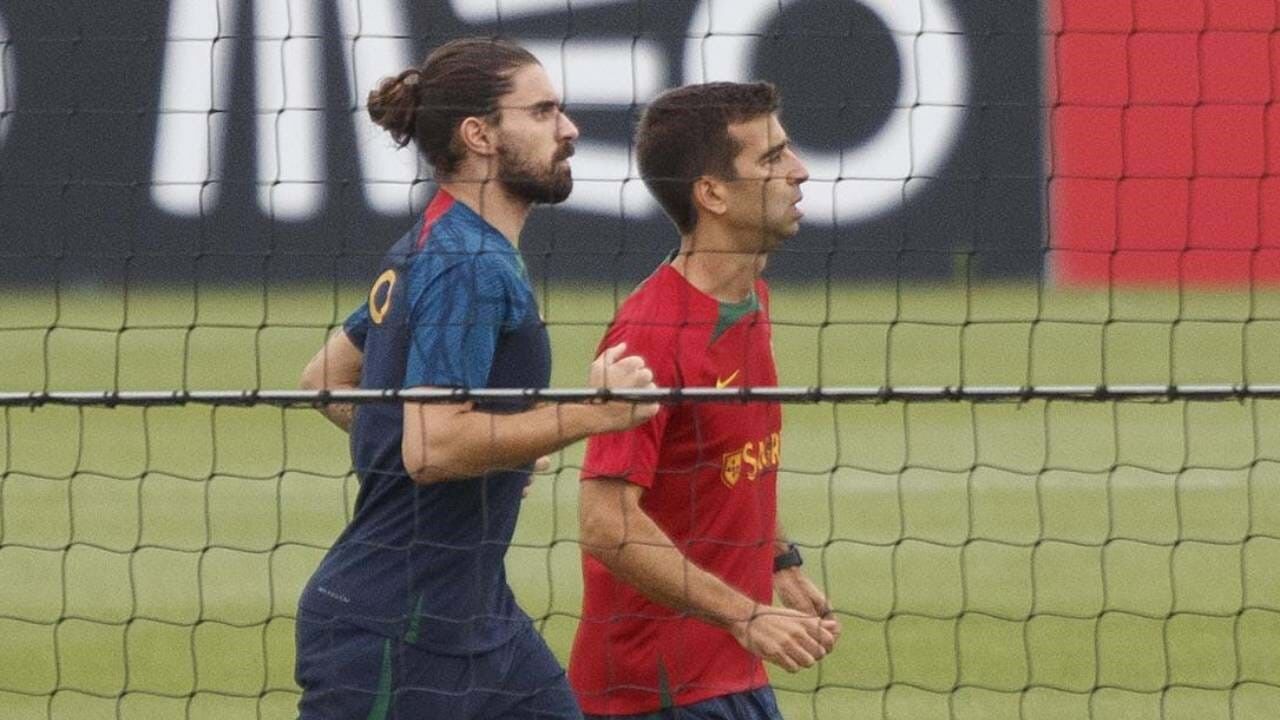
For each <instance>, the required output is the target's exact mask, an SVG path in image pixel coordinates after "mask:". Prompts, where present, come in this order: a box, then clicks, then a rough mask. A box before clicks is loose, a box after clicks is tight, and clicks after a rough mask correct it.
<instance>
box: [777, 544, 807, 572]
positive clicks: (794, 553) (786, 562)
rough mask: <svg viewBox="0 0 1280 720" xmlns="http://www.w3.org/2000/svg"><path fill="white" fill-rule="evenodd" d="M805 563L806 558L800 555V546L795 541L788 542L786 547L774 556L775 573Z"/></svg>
mask: <svg viewBox="0 0 1280 720" xmlns="http://www.w3.org/2000/svg"><path fill="white" fill-rule="evenodd" d="M801 565H804V558H803V557H801V555H800V548H798V547H796V546H795V543H787V544H786V549H785V550H783V551H782V552H779V553H777V554H776V555H774V556H773V571H774V572H775V573H778V572H782V571H783V570H786V569H788V568H798V567H800V566H801Z"/></svg>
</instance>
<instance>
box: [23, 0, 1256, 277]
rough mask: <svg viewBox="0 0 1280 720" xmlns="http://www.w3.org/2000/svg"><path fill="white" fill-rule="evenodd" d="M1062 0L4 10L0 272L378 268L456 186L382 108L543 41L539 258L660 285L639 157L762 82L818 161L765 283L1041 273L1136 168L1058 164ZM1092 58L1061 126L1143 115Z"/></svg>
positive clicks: (334, 0)
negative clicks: (395, 81)
mask: <svg viewBox="0 0 1280 720" xmlns="http://www.w3.org/2000/svg"><path fill="white" fill-rule="evenodd" d="M1120 4H1122V5H1125V6H1126V7H1128V3H1127V2H1125V3H1120ZM1235 4H1240V3H1235ZM1075 5H1080V6H1082V7H1088V8H1092V7H1093V6H1095V5H1096V6H1097V7H1109V6H1110V4H1109V3H1096V2H1094V3H1089V2H1079V3H1077V2H1069V3H1068V6H1069V8H1068V9H1070V8H1072V7H1074V6H1075ZM1138 5H1142V3H1138ZM1126 12H1128V11H1127V10H1126ZM1241 12H1242V13H1243V12H1244V11H1243V10H1242V11H1241ZM1042 15H1043V11H1042V8H1040V7H1039V6H1038V4H1037V3H1034V2H1022V1H1018V2H1014V1H1011V0H985V1H982V0H911V1H910V2H903V1H901V0H662V1H661V2H653V1H652V0H169V1H168V2H162V1H157V0H115V1H113V2H111V3H101V2H93V1H91V0H68V1H67V2H59V3H35V2H27V1H26V0H0V254H3V256H4V257H5V258H6V262H4V263H0V279H3V280H4V281H6V282H15V283H20V282H26V281H31V280H32V278H46V277H50V276H55V277H59V278H68V279H70V280H80V279H83V280H86V281H114V280H130V281H134V280H143V281H151V280H158V281H179V282H184V283H185V282H188V281H194V282H200V281H203V280H209V281H216V282H222V281H226V280H240V281H248V282H258V281H260V280H261V281H267V280H275V279H284V280H288V279H299V280H310V281H315V280H330V279H335V280H347V279H367V277H366V276H367V273H368V272H369V271H370V270H371V269H372V268H373V266H374V265H375V264H376V262H377V258H378V257H379V256H380V255H381V253H382V252H383V249H384V248H385V247H386V246H387V245H389V244H390V242H392V241H393V240H394V238H395V237H397V236H398V235H399V234H400V233H401V232H403V230H404V229H405V228H406V227H407V226H408V225H409V224H411V223H412V222H413V221H414V220H415V217H416V214H417V213H418V212H420V210H421V208H422V206H423V204H424V202H425V199H426V198H427V197H428V196H429V195H430V193H431V192H432V190H433V188H434V186H433V184H432V183H431V182H430V179H431V173H430V168H429V167H427V166H425V165H424V164H423V163H422V162H420V161H419V160H418V158H416V157H415V155H414V153H413V151H412V150H396V149H395V148H394V147H393V146H392V144H391V142H390V140H389V138H388V137H387V136H386V135H385V133H382V132H381V131H379V130H377V129H376V128H375V127H374V126H373V125H372V123H371V122H370V121H369V120H368V118H367V115H366V113H365V111H364V108H363V102H364V98H365V97H366V96H367V94H368V91H369V90H370V89H371V88H372V87H373V86H374V85H375V84H376V82H377V81H378V79H379V78H381V77H383V76H386V75H390V74H394V73H396V72H398V71H399V70H401V69H403V68H405V67H407V66H409V65H410V64H413V63H416V62H419V61H420V60H421V59H422V58H423V57H424V56H425V54H426V53H427V52H429V51H430V50H431V49H432V48H434V47H436V46H438V45H439V44H441V43H442V42H444V41H446V40H448V39H450V38H454V37H459V36H464V35H503V36H507V37H511V38H514V39H516V40H518V41H520V42H522V43H524V44H525V45H526V46H527V47H528V48H530V49H531V50H532V51H533V52H534V53H535V54H536V55H537V56H538V57H539V58H540V59H541V60H542V62H543V64H544V65H545V66H546V67H547V69H548V71H549V72H550V74H551V76H552V77H553V78H554V79H555V80H556V82H557V83H558V84H559V85H560V88H561V90H562V92H563V93H564V98H565V100H566V102H567V104H568V110H569V112H570V114H571V115H572V117H573V118H574V120H575V121H576V122H577V123H578V125H579V127H580V128H581V130H582V138H581V140H580V142H579V145H578V148H577V155H576V156H575V158H574V160H573V164H574V174H575V178H576V185H575V190H574V193H573V195H572V197H571V198H570V200H569V201H568V202H566V203H565V204H563V205H561V206H558V207H556V208H553V209H545V210H541V211H539V212H537V213H535V215H534V218H533V220H532V221H531V223H530V225H529V226H528V228H527V230H526V233H525V240H524V242H525V245H524V249H525V251H526V255H527V256H528V257H529V258H530V266H531V269H533V270H534V272H535V273H542V274H545V275H548V276H567V277H577V278H583V279H594V280H602V281H613V282H622V283H624V284H633V283H634V281H636V280H638V279H640V278H642V277H644V276H645V274H647V272H648V271H649V270H650V269H651V268H652V266H653V265H654V263H655V262H657V261H658V260H659V259H660V258H661V257H662V256H663V255H664V254H665V253H666V252H667V251H668V250H669V249H670V248H671V247H673V246H674V245H675V243H676V238H675V236H674V232H673V230H672V229H671V227H670V225H669V223H668V222H667V221H666V220H665V218H663V217H662V215H661V213H660V211H659V210H658V209H657V207H656V205H655V203H654V202H653V201H652V199H651V198H650V196H649V194H648V192H647V191H646V190H645V188H644V187H643V183H642V182H640V180H639V179H638V177H637V174H636V169H635V164H634V161H633V159H632V157H631V153H630V138H631V132H632V128H633V126H634V122H635V120H636V118H637V117H638V115H639V113H640V112H641V111H642V110H643V108H644V106H645V103H646V102H647V101H648V100H650V99H651V98H653V97H654V96H655V95H656V94H657V93H659V92H661V91H662V90H664V89H666V88H669V87H673V86H676V85H681V84H685V83H692V82H703V81H708V80H747V79H768V80H772V81H774V82H776V83H777V84H778V85H779V86H780V87H781V89H782V91H783V96H784V103H785V108H784V117H783V120H784V122H785V124H786V125H787V127H788V129H789V131H790V134H791V135H792V137H793V138H794V140H795V142H796V145H797V147H798V149H799V150H800V152H801V154H802V156H803V157H804V158H805V160H806V161H807V163H808V166H809V169H810V172H811V175H812V179H811V180H810V182H809V183H808V184H807V185H806V187H805V189H804V192H805V201H804V209H805V212H806V217H807V219H806V225H805V228H804V229H803V231H802V232H801V235H800V236H799V237H797V238H795V239H794V240H793V241H792V242H790V243H788V245H787V246H786V247H785V248H784V250H783V251H782V252H780V253H779V254H778V255H777V256H776V258H775V260H774V261H773V263H772V265H771V270H770V273H771V275H773V276H774V277H780V278H789V279H806V280H812V281H825V280H827V279H828V278H865V279H874V280H886V281H894V280H897V279H905V280H921V281H929V280H939V281H942V280H956V279H958V280H962V281H964V280H980V279H1000V278H1026V279H1033V278H1039V277H1040V276H1041V274H1042V273H1043V272H1044V270H1045V267H1046V257H1047V254H1046V248H1048V247H1053V248H1054V249H1055V250H1058V249H1061V250H1062V251H1064V252H1066V251H1068V250H1090V249H1092V248H1093V247H1094V246H1095V245H1096V244H1097V243H1098V242H1100V241H1101V240H1100V238H1099V237H1097V236H1096V232H1095V231H1096V228H1094V227H1093V226H1089V225H1087V220H1086V219H1083V218H1084V215H1081V214H1080V213H1078V212H1076V211H1073V210H1072V209H1071V208H1072V203H1074V202H1078V201H1080V200H1081V199H1084V200H1085V201H1088V198H1089V197H1092V196H1091V195H1089V193H1094V194H1098V193H1099V192H1100V190H1099V189H1098V188H1099V187H1100V186H1099V185H1098V183H1106V182H1112V184H1113V185H1114V184H1115V183H1118V182H1120V181H1121V180H1120V176H1117V177H1110V176H1105V177H1104V176H1101V175H1102V173H1100V172H1099V171H1097V170H1096V169H1095V166H1096V165H1098V164H1099V163H1102V164H1105V163H1106V162H1108V161H1109V162H1110V163H1111V165H1107V167H1111V166H1112V165H1114V166H1116V167H1118V168H1120V172H1121V173H1123V171H1124V167H1123V166H1124V164H1125V163H1124V162H1122V159H1121V156H1120V155H1110V154H1109V153H1111V152H1112V148H1111V147H1110V146H1107V147H1105V148H1104V147H1101V146H1099V147H1097V148H1095V147H1093V145H1092V144H1091V143H1094V141H1095V140H1096V138H1094V137H1093V136H1091V135H1089V134H1088V132H1084V133H1083V134H1084V137H1083V138H1073V139H1072V140H1071V142H1073V143H1077V144H1079V143H1084V144H1087V145H1089V147H1087V148H1077V149H1075V150H1070V151H1067V150H1063V151H1062V152H1066V153H1067V154H1066V155H1062V154H1061V152H1057V153H1054V154H1052V159H1053V162H1052V163H1050V162H1048V161H1047V158H1048V156H1049V154H1048V153H1046V152H1045V151H1044V150H1043V148H1044V147H1045V132H1044V128H1045V117H1044V116H1045V101H1044V92H1045V82H1044V77H1045V76H1046V69H1045V65H1044V63H1043V60H1042V58H1043V57H1044V54H1043V53H1044V47H1045V45H1046V43H1047V42H1048V41H1050V40H1052V39H1053V38H1052V37H1051V36H1047V35H1046V29H1045V27H1044V25H1045V20H1044V19H1043V17H1042ZM1094 15H1096V16H1097V18H1103V19H1108V20H1109V19H1111V18H1110V15H1108V14H1107V13H1105V12H1095V13H1094ZM1094 15H1091V16H1090V17H1094ZM1071 16H1072V13H1071V12H1067V13H1066V17H1068V18H1070V17H1071ZM1126 17H1127V16H1126ZM1100 21H1101V20H1098V19H1094V20H1091V21H1090V22H1095V23H1096V22H1100ZM1125 22H1130V23H1131V22H1132V21H1131V20H1126V21H1125ZM1268 22H1269V20H1268ZM1090 27H1092V26H1090ZM1109 27H1110V26H1109ZM1081 32H1083V33H1086V34H1085V35H1082V36H1081V39H1080V40H1081V41H1082V42H1083V41H1088V42H1093V41H1094V40H1095V39H1098V41H1102V40H1105V41H1106V42H1110V43H1118V44H1119V46H1121V47H1123V46H1124V45H1125V44H1126V43H1128V42H1132V40H1130V39H1129V38H1128V36H1127V32H1125V31H1119V32H1111V31H1108V32H1109V34H1102V35H1098V34H1096V32H1095V31H1094V30H1092V29H1090V30H1087V31H1085V30H1082V31H1081ZM1190 37H1191V38H1192V42H1193V43H1194V42H1195V41H1196V38H1197V34H1196V32H1194V31H1192V32H1190ZM1074 41H1075V40H1073V36H1072V35H1070V34H1064V35H1063V36H1061V37H1060V38H1059V40H1058V42H1059V44H1060V45H1067V46H1070V45H1071V44H1072V43H1073V42H1074ZM1088 42H1086V43H1085V44H1086V45H1087V44H1088ZM1265 42H1266V41H1265V40H1264V44H1265ZM1089 47H1092V46H1091V45H1089ZM1108 47H1110V46H1109V45H1108ZM1090 52H1093V51H1092V50H1090ZM1074 57H1075V55H1071V57H1070V58H1068V60H1069V62H1064V63H1060V64H1059V65H1058V72H1061V73H1064V77H1063V79H1062V80H1063V82H1062V83H1061V86H1062V92H1063V97H1062V102H1063V103H1064V105H1063V106H1062V107H1061V108H1056V109H1055V111H1054V116H1053V129H1054V130H1055V132H1058V133H1060V134H1063V135H1064V136H1065V137H1073V136H1072V132H1073V131H1074V129H1075V128H1076V126H1077V124H1079V125H1081V126H1082V127H1086V128H1095V127H1096V126H1097V121H1096V120H1095V119H1093V118H1092V116H1091V115H1089V116H1086V117H1083V118H1080V119H1076V117H1075V115H1073V114H1072V113H1077V114H1085V115H1088V114H1089V113H1094V114H1097V113H1104V112H1105V113H1111V114H1112V115H1115V116H1116V117H1119V116H1120V115H1121V114H1123V113H1124V111H1125V105H1124V103H1125V102H1126V100H1125V99H1124V98H1119V99H1118V100H1117V99H1116V98H1113V97H1112V96H1110V95H1105V92H1104V90H1105V88H1104V87H1103V85H1106V83H1105V82H1104V80H1103V78H1101V77H1098V78H1094V79H1092V80H1087V81H1084V82H1082V83H1079V84H1078V83H1074V82H1068V80H1069V78H1068V77H1067V76H1066V74H1067V73H1070V72H1075V71H1076V70H1075V69H1074V68H1075V67H1076V66H1075V65H1074V64H1073V63H1072V62H1070V60H1071V58H1074ZM1110 57H1111V56H1109V55H1108V56H1105V57H1103V58H1102V59H1093V58H1094V56H1093V55H1088V57H1085V59H1083V60H1081V61H1080V62H1082V63H1086V64H1087V63H1099V62H1104V61H1109V59H1110ZM1121 62H1122V64H1123V60H1122V61H1121ZM1089 67H1093V66H1089ZM1089 67H1083V68H1082V71H1083V72H1084V73H1085V74H1088V73H1089V72H1090V70H1089ZM1099 69H1103V68H1101V66H1099ZM1115 71H1116V70H1115V69H1113V68H1110V67H1107V68H1105V74H1106V75H1107V77H1111V75H1112V74H1113V73H1114V72H1115ZM1120 72H1123V69H1122V68H1121V70H1120ZM1170 72H1173V71H1170ZM1103 74H1104V73H1102V72H1099V73H1098V75H1103ZM1098 83H1102V85H1097V84H1098ZM1120 84H1121V85H1124V86H1127V85H1128V83H1125V82H1124V81H1123V80H1122V81H1121V83H1120ZM1077 85H1079V88H1077ZM1095 85H1097V87H1095ZM1106 87H1110V86H1109V85H1106ZM1068 91H1071V92H1074V93H1077V95H1072V96H1070V97H1073V98H1083V99H1076V100H1069V99H1068V95H1067V94H1066V93H1067V92H1068ZM1079 93H1083V95H1080V94H1079ZM1099 93H1102V95H1099ZM1122 94H1123V93H1122ZM1095 96H1097V97H1101V98H1102V100H1099V101H1097V102H1094V101H1093V100H1092V99H1091V98H1094V97H1095ZM1262 96H1265V97H1269V96H1270V90H1269V86H1267V87H1266V89H1265V90H1264V92H1262ZM1113 102H1118V103H1119V104H1118V105H1117V104H1113ZM1067 103H1077V104H1067ZM1079 103H1084V105H1079ZM1174 104H1175V105H1176V103H1174ZM1175 109H1177V110H1179V111H1184V112H1186V113H1191V112H1192V108H1191V107H1189V106H1178V107H1177V108H1175ZM1254 110H1256V112H1257V113H1259V114H1261V113H1262V112H1263V108H1262V106H1260V105H1259V106H1256V107H1255V108H1254ZM1108 117H1109V118H1110V117H1111V115H1108ZM1156 121H1157V120H1152V122H1156ZM1198 121H1199V120H1197V122H1198ZM1188 122H1190V120H1188ZM1259 122H1261V121H1259ZM1215 127H1217V126H1215ZM1075 135H1081V132H1076V133H1075ZM1095 152H1096V153H1097V154H1098V157H1099V160H1098V161H1097V162H1094V161H1090V160H1083V159H1080V158H1086V157H1093V153H1095ZM1188 152H1190V151H1188ZM1223 152H1224V153H1226V151H1225V150H1224V151H1223ZM1232 152H1233V153H1234V151H1232ZM1073 153H1078V154H1073ZM1067 157H1071V158H1076V160H1074V161H1068V160H1066V159H1065V158H1067ZM1197 157H1198V158H1201V159H1202V158H1203V156H1200V155H1197ZM1232 157H1234V155H1232ZM1224 158H1225V155H1224ZM1255 160H1256V158H1255ZM1225 161H1226V160H1225V159H1224V162H1225ZM1071 162H1076V163H1077V164H1076V165H1075V166H1073V165H1071ZM1064 163H1065V164H1064ZM1059 166H1061V168H1060V171H1061V172H1063V173H1064V174H1063V175H1062V176H1061V177H1056V176H1055V177H1053V178H1052V182H1050V179H1051V178H1050V175H1049V174H1048V173H1047V168H1050V167H1053V168H1054V169H1055V172H1058V171H1059ZM1233 167H1234V166H1233ZM1141 178H1142V179H1143V180H1147V179H1148V178H1147V177H1146V176H1145V175H1143V176H1141ZM1138 179H1139V177H1138V176H1135V177H1134V178H1132V179H1129V178H1125V181H1126V182H1130V181H1136V180H1138ZM1067 180H1071V181H1076V180H1079V182H1080V184H1079V185H1078V186H1077V185H1072V184H1070V183H1068V184H1067V185H1065V186H1064V185H1063V184H1062V182H1061V181H1067ZM1151 180H1152V181H1155V180H1160V181H1170V182H1172V181H1173V180H1174V179H1173V178H1151ZM1177 182H1181V183H1182V185H1183V186H1184V188H1185V191H1186V192H1187V193H1188V194H1189V195H1194V193H1195V192H1197V189H1196V188H1195V186H1194V184H1193V183H1191V181H1190V179H1189V177H1188V176H1186V175H1185V174H1184V175H1182V176H1180V177H1179V178H1178V179H1177ZM1255 185H1256V183H1255ZM1214 187H1215V188H1216V187H1217V186H1214ZM1046 188H1052V194H1053V197H1054V198H1055V200H1054V207H1058V206H1059V205H1061V207H1060V208H1059V213H1058V215H1056V216H1055V217H1054V221H1055V223H1057V224H1056V225H1055V226H1054V229H1053V231H1052V232H1051V231H1049V230H1048V229H1047V223H1046V221H1045V219H1046V217H1048V213H1047V208H1048V207H1049V206H1050V202H1049V200H1048V195H1047V194H1046ZM1209 190H1210V189H1201V190H1199V191H1200V192H1208V191H1209ZM1221 192H1222V193H1226V192H1227V190H1226V189H1222V191H1221ZM1122 194H1123V192H1120V193H1117V192H1113V193H1112V196H1113V197H1115V196H1117V195H1122ZM1055 232H1059V233H1062V236H1061V237H1059V238H1053V235H1054V233H1055ZM1058 241H1060V242H1058ZM1053 243H1056V244H1053ZM1077 246H1078V247H1077ZM1053 257H1054V263H1055V264H1054V267H1055V268H1057V269H1059V270H1061V277H1063V278H1065V279H1068V280H1071V281H1075V280H1077V279H1087V278H1089V277H1091V276H1090V275H1089V274H1088V271H1086V270H1076V269H1073V268H1076V267H1077V265H1079V266H1080V267H1085V266H1088V265H1089V263H1090V262H1092V259H1091V258H1088V257H1086V258H1085V259H1076V258H1075V256H1072V258H1065V257H1064V258H1062V259H1059V258H1057V257H1056V255H1054V256H1053ZM1106 261H1107V258H1106V257H1105V256H1104V257H1103V262H1104V263H1105V262H1106Z"/></svg>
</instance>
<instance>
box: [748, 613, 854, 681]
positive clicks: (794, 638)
mask: <svg viewBox="0 0 1280 720" xmlns="http://www.w3.org/2000/svg"><path fill="white" fill-rule="evenodd" d="M835 630H836V623H835V621H834V620H829V619H823V618H818V617H814V616H812V615H806V614H804V613H802V612H800V611H798V610H792V609H790V608H780V607H776V606H773V607H767V606H766V607H761V608H758V609H757V610H756V612H755V614H754V615H753V616H752V617H751V619H749V620H740V621H738V622H736V623H734V624H733V625H732V626H730V628H729V631H730V632H731V633H733V637H734V639H736V640H737V641H738V643H739V644H740V645H742V647H744V648H746V649H747V650H748V651H749V652H751V653H752V654H754V655H758V656H759V657H761V658H763V659H765V660H766V661H768V662H771V663H773V664H774V665H777V666H778V667H780V668H782V669H784V670H786V671H787V672H798V671H799V670H802V669H804V668H807V667H812V666H813V665H814V663H816V662H818V661H819V660H821V659H822V658H823V657H825V656H826V654H827V653H829V652H831V648H833V647H835V644H836V638H835V633H834V631H835Z"/></svg>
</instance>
